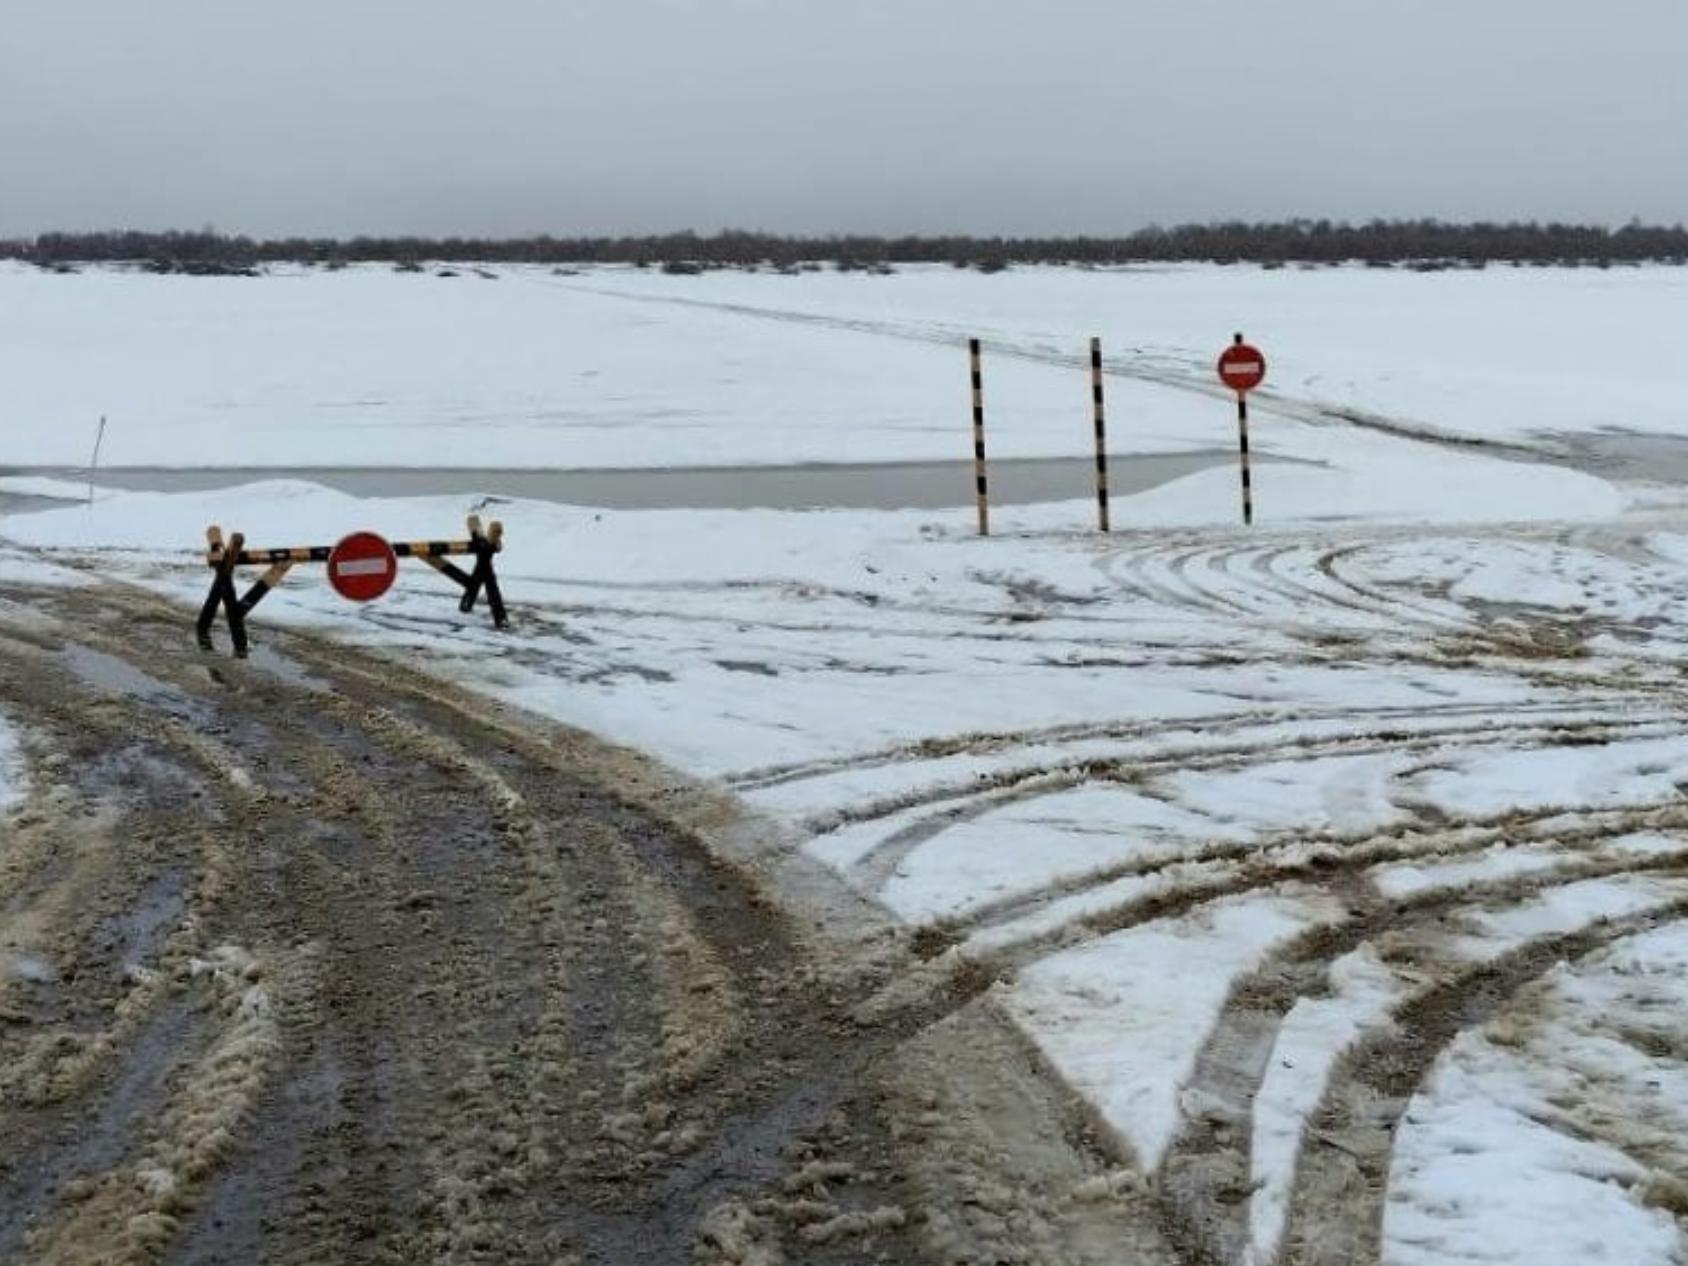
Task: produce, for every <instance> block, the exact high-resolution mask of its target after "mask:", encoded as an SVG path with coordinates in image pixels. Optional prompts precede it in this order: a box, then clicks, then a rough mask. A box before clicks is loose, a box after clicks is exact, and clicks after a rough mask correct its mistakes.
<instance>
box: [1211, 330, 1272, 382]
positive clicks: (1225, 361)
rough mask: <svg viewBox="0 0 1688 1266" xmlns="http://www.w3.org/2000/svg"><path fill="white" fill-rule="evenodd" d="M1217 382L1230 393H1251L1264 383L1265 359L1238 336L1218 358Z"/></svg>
mask: <svg viewBox="0 0 1688 1266" xmlns="http://www.w3.org/2000/svg"><path fill="white" fill-rule="evenodd" d="M1219 381H1220V382H1222V383H1224V384H1225V385H1226V386H1227V387H1229V388H1230V389H1231V390H1232V391H1253V390H1254V389H1255V388H1256V387H1258V386H1259V385H1260V384H1261V383H1263V382H1265V381H1266V357H1265V356H1264V355H1263V354H1262V353H1261V351H1260V349H1259V348H1258V347H1250V346H1249V345H1248V344H1247V343H1244V342H1243V341H1242V335H1240V334H1239V335H1238V336H1237V341H1236V342H1235V343H1233V344H1231V346H1229V347H1227V348H1226V349H1225V350H1224V352H1223V353H1221V355H1220V357H1219Z"/></svg>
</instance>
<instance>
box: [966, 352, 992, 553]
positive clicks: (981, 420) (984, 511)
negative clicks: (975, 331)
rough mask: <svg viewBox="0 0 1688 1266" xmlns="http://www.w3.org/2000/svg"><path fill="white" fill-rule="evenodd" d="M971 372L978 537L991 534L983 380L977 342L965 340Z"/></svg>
mask: <svg viewBox="0 0 1688 1266" xmlns="http://www.w3.org/2000/svg"><path fill="white" fill-rule="evenodd" d="M967 357H968V361H969V362H970V364H971V367H972V370H973V496H974V500H975V502H976V503H977V505H978V509H979V535H980V536H989V535H990V534H991V512H990V490H989V486H988V484H987V482H986V476H985V378H984V370H983V368H982V366H981V365H980V358H979V340H978V339H976V338H973V339H968V340H967Z"/></svg>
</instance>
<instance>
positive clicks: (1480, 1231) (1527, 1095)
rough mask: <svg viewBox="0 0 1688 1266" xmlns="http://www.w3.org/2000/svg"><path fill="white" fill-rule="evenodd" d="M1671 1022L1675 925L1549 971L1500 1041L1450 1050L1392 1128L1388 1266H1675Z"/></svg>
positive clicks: (1682, 993) (1679, 1146)
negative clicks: (1476, 1264) (1395, 1131)
mask: <svg viewBox="0 0 1688 1266" xmlns="http://www.w3.org/2000/svg"><path fill="white" fill-rule="evenodd" d="M1685 1016H1688V923H1675V924H1672V925H1670V926H1668V927H1664V928H1661V929H1659V930H1657V931H1654V932H1649V933H1644V934H1641V935H1638V936H1634V937H1631V938H1629V939H1627V940H1624V941H1621V942H1619V943H1618V944H1617V945H1615V946H1613V947H1612V948H1611V949H1608V950H1605V951H1603V952H1601V953H1599V954H1597V955H1595V956H1594V957H1592V958H1590V959H1589V960H1587V961H1586V962H1584V963H1581V964H1577V965H1574V966H1573V965H1567V966H1561V967H1560V968H1558V969H1557V970H1555V971H1554V972H1553V973H1552V974H1551V975H1550V976H1548V977H1547V978H1546V979H1545V980H1544V981H1542V982H1541V984H1540V986H1539V987H1537V988H1535V989H1532V990H1530V991H1529V993H1528V995H1527V996H1526V997H1522V998H1520V999H1519V1002H1518V1005H1517V1006H1516V1007H1514V1008H1512V1009H1511V1010H1509V1011H1508V1012H1507V1013H1506V1015H1505V1017H1504V1021H1503V1024H1504V1027H1501V1026H1495V1027H1491V1028H1488V1029H1482V1030H1470V1031H1468V1032H1466V1033H1463V1034H1461V1035H1460V1036H1459V1037H1458V1038H1457V1039H1455V1041H1454V1043H1453V1045H1452V1046H1451V1047H1450V1048H1449V1049H1448V1050H1447V1051H1445V1052H1444V1053H1443V1055H1442V1056H1441V1058H1440V1059H1439V1060H1438V1061H1437V1064H1436V1067H1435V1069H1434V1070H1433V1071H1432V1073H1431V1075H1430V1077H1429V1079H1428V1081H1427V1082H1426V1084H1425V1086H1424V1088H1423V1089H1422V1090H1421V1091H1420V1092H1419V1093H1418V1094H1417V1095H1415V1096H1414V1097H1413V1101H1412V1104H1411V1105H1410V1106H1409V1107H1408V1109H1407V1113H1406V1116H1405V1118H1404V1119H1403V1125H1402V1128H1401V1131H1400V1136H1399V1140H1398V1142H1397V1145H1396V1151H1395V1161H1394V1166H1393V1168H1392V1171H1391V1176H1390V1184H1389V1199H1388V1206H1387V1213H1386V1215H1385V1218H1384V1224H1383V1229H1384V1246H1383V1260H1384V1262H1385V1263H1386V1264H1387V1266H1433V1264H1434V1266H1442V1264H1444V1263H1448V1262H1456V1261H1481V1262H1485V1263H1518V1264H1519V1266H1525V1264H1528V1266H1561V1264H1563V1266H1586V1264H1587V1263H1593V1262H1610V1263H1613V1264H1614V1266H1617V1264H1618V1263H1622V1266H1675V1264H1676V1263H1680V1262H1681V1261H1682V1260H1683V1259H1684V1255H1685V1254H1688V1236H1685V1235H1684V1231H1683V1228H1682V1227H1681V1226H1680V1225H1679V1224H1678V1222H1677V1221H1676V1219H1675V1218H1673V1217H1672V1214H1671V1210H1672V1209H1673V1208H1675V1209H1676V1210H1678V1211H1680V1209H1681V1204H1680V1191H1681V1189H1682V1188H1681V1182H1682V1174H1683V1173H1684V1172H1685V1170H1688V1061H1684V1060H1683V1059H1682V1057H1681V1052H1682V1051H1684V1050H1688V1022H1685V1020H1684V1017H1685ZM1668 1052H1675V1054H1670V1053H1668ZM1672 1182H1674V1183H1675V1184H1676V1187H1675V1190H1676V1192H1677V1193H1678V1194H1677V1195H1676V1196H1675V1197H1674V1200H1675V1201H1676V1203H1675V1204H1674V1205H1673V1204H1672V1203H1670V1201H1671V1200H1672V1199H1673V1197H1671V1196H1670V1195H1669V1194H1668V1191H1669V1184H1670V1183H1672Z"/></svg>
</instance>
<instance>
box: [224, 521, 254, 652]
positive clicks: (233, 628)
mask: <svg viewBox="0 0 1688 1266" xmlns="http://www.w3.org/2000/svg"><path fill="white" fill-rule="evenodd" d="M245 544H246V538H245V537H244V536H242V535H241V534H240V533H239V532H236V533H235V534H234V535H233V536H231V537H229V548H228V552H227V553H226V554H224V555H223V559H222V562H220V563H219V564H218V565H217V596H218V598H220V599H221V600H222V604H223V614H225V615H226V616H228V619H229V638H230V640H231V641H233V642H234V654H235V658H236V659H245V658H246V651H247V641H246V613H245V612H244V611H242V610H241V607H240V595H239V594H237V593H236V592H235V591H234V568H235V563H236V561H237V560H238V559H239V558H240V551H241V549H242V547H244V546H245Z"/></svg>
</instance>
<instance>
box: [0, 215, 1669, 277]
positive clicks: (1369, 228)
mask: <svg viewBox="0 0 1688 1266" xmlns="http://www.w3.org/2000/svg"><path fill="white" fill-rule="evenodd" d="M0 257H3V258H11V259H21V260H27V261H29V262H31V263H34V264H37V265H39V266H41V267H43V268H57V269H69V268H71V267H73V266H74V265H77V264H83V263H116V262H124V263H133V264H140V265H143V266H145V267H148V268H151V269H152V270H154V271H157V272H189V273H231V272H232V273H241V272H252V271H255V270H256V269H257V268H258V267H259V266H260V265H263V264H275V263H292V264H310V265H319V266H322V267H327V268H336V267H343V266H345V265H347V264H351V263H369V262H381V263H390V264H393V265H395V266H396V267H399V268H403V269H406V270H411V269H419V268H420V267H421V266H422V264H423V263H425V262H428V263H441V264H443V263H520V264H546V265H552V266H555V267H562V268H566V267H568V266H570V265H587V264H610V263H614V264H633V265H637V266H640V267H658V268H662V269H664V270H666V271H668V272H677V273H687V272H701V271H703V270H705V269H710V268H773V269H779V270H782V271H787V272H790V271H800V270H803V269H813V268H815V267H818V266H821V265H830V266H832V267H834V268H837V269H841V270H852V269H861V270H866V271H880V272H883V271H886V270H888V269H891V268H893V267H895V266H896V265H898V264H914V263H940V264H951V265H953V266H955V267H957V268H977V269H980V270H982V271H986V272H994V271H999V270H1001V269H1003V268H1008V267H1011V266H1013V265H1015V264H1068V265H1077V266H1081V267H1082V266H1091V267H1094V266H1098V265H1109V264H1140V263H1172V262H1212V263H1254V264H1261V265H1264V266H1266V267H1269V268H1270V267H1282V266H1285V265H1289V264H1296V265H1304V266H1313V265H1320V264H1337V263H1344V262H1359V263H1365V264H1370V265H1373V266H1378V267H1395V266H1409V267H1417V268H1426V269H1433V268H1453V267H1482V266H1485V265H1488V264H1518V265H1524V264H1532V265H1547V264H1565V265H1592V266H1595V267H1611V266H1612V265H1614V264H1639V263H1674V264H1681V263H1684V262H1688V229H1684V228H1683V226H1682V225H1680V224H1677V225H1673V226H1671V227H1668V228H1667V227H1662V226H1657V225H1646V224H1641V223H1639V222H1631V223H1629V224H1626V225H1624V226H1623V227H1622V228H1618V229H1611V228H1607V227H1605V226H1601V225H1585V224H1557V223H1551V224H1541V223H1537V222H1535V221H1530V222H1527V223H1525V222H1516V223H1505V224H1501V223H1476V224H1450V223H1444V222H1442V221H1439V220H1372V221H1369V222H1367V223H1364V224H1349V223H1345V222H1340V221H1338V222H1333V221H1330V220H1289V221H1284V222H1279V223H1262V224H1250V223H1245V222H1243V221H1240V220H1238V221H1227V222H1224V223H1215V224H1185V225H1180V226H1178V227H1176V228H1161V227H1158V226H1155V227H1151V228H1147V229H1142V230H1139V231H1138V232H1135V233H1130V234H1127V235H1125V236H1123V237H968V236H946V237H873V236H864V235H844V236H832V237H784V236H779V235H775V234H771V233H751V232H744V231H738V230H729V231H725V232H721V233H716V234H714V235H712V236H702V235H699V234H696V233H669V234H663V235H659V236H646V237H551V236H548V235H541V236H538V237H523V238H471V237H445V238H431V237H353V238H320V237H319V238H306V237H287V238H272V239H268V240H259V239H255V238H251V237H246V236H240V235H229V234H222V233H216V232H213V231H210V230H206V231H201V232H167V233H139V232H134V231H110V232H94V233H43V234H41V235H40V236H38V237H36V238H34V239H33V240H27V239H20V240H15V241H4V240H0Z"/></svg>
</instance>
